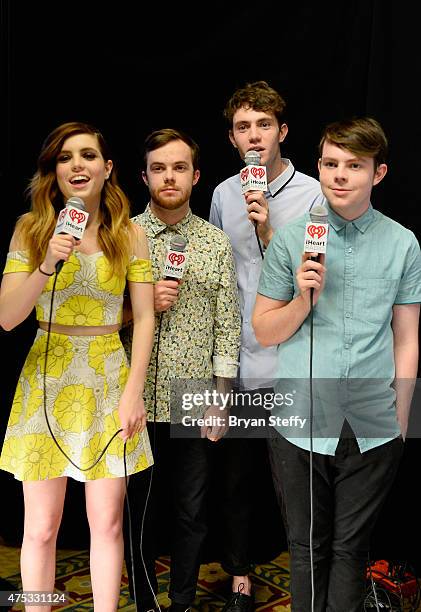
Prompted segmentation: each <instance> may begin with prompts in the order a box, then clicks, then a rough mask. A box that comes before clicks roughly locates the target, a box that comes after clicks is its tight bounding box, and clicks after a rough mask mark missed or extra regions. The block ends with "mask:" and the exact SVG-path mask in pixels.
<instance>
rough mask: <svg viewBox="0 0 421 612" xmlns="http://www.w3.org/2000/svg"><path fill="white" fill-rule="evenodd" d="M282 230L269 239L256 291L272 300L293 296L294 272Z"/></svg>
mask: <svg viewBox="0 0 421 612" xmlns="http://www.w3.org/2000/svg"><path fill="white" fill-rule="evenodd" d="M283 233H284V232H283V231H282V230H280V229H278V230H276V232H275V233H274V235H273V238H272V240H271V241H270V244H269V247H268V249H267V251H266V254H265V259H264V261H263V267H262V272H261V275H260V281H259V288H258V293H260V294H261V295H264V296H266V297H269V298H272V299H274V300H282V301H288V302H289V301H291V300H292V298H293V296H294V274H293V270H292V262H291V257H290V255H289V253H288V250H287V248H286V245H285V242H284V238H283Z"/></svg>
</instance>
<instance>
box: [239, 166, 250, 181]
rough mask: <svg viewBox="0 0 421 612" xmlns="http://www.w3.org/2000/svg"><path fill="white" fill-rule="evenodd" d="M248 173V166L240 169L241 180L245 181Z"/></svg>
mask: <svg viewBox="0 0 421 612" xmlns="http://www.w3.org/2000/svg"><path fill="white" fill-rule="evenodd" d="M248 175H249V169H248V168H244V169H243V170H241V172H240V177H241V180H242V181H246V180H247V177H248Z"/></svg>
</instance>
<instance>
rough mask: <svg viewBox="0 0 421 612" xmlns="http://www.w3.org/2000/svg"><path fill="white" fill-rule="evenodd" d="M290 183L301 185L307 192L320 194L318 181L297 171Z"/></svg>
mask: <svg viewBox="0 0 421 612" xmlns="http://www.w3.org/2000/svg"><path fill="white" fill-rule="evenodd" d="M291 182H292V183H293V184H295V185H301V186H302V187H303V188H304V189H305V188H307V189H308V190H309V191H314V192H316V193H321V187H320V183H319V181H318V180H317V179H316V178H314V176H310V175H309V174H304V172H300V171H299V170H296V171H295V174H294V178H293V180H292V181H291Z"/></svg>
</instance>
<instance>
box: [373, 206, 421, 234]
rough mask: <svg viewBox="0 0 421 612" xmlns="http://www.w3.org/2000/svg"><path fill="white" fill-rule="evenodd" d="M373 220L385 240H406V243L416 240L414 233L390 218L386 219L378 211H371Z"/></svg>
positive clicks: (386, 217) (385, 216)
mask: <svg viewBox="0 0 421 612" xmlns="http://www.w3.org/2000/svg"><path fill="white" fill-rule="evenodd" d="M373 214H374V219H375V221H376V225H377V226H378V227H379V228H380V229H381V233H382V234H383V235H384V236H385V238H393V237H394V238H396V239H398V240H406V241H408V242H413V241H414V240H415V241H417V238H416V236H415V234H414V232H413V231H412V230H411V229H409V228H408V227H405V226H404V225H402V224H401V223H399V222H398V221H395V219H392V217H388V216H387V215H385V214H384V213H382V212H380V211H379V210H376V209H373Z"/></svg>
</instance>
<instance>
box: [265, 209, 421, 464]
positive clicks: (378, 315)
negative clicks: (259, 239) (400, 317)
mask: <svg viewBox="0 0 421 612" xmlns="http://www.w3.org/2000/svg"><path fill="white" fill-rule="evenodd" d="M308 220H309V215H308V214H307V215H304V216H303V217H301V218H300V219H297V220H295V221H293V222H292V223H290V224H289V225H288V226H286V227H285V228H284V229H283V230H282V232H276V234H275V236H274V237H273V238H272V240H271V243H270V245H269V248H268V250H267V252H266V257H265V260H264V265H263V270H262V275H261V278H260V283H259V289H258V292H259V293H260V294H262V295H265V296H267V297H270V298H273V299H276V300H287V301H290V300H292V299H293V298H294V297H295V296H296V295H298V294H299V289H298V286H297V281H296V276H295V270H296V268H297V267H298V266H299V265H300V264H301V258H302V252H303V244H304V230H305V224H306V222H307V221H308ZM329 226H330V227H329V236H328V246H327V255H326V268H327V272H326V282H325V287H324V289H323V291H322V293H321V295H320V298H319V301H318V303H317V305H316V307H315V309H314V336H313V338H314V346H313V378H314V379H315V380H314V389H313V392H314V393H313V397H314V422H313V426H314V429H313V435H314V436H315V437H314V440H313V449H314V451H315V452H319V453H323V454H328V455H333V454H334V453H335V450H336V447H337V444H338V440H339V435H340V431H341V428H342V425H343V422H344V418H345V417H346V418H347V420H348V422H349V424H350V425H351V427H352V429H353V430H354V433H355V435H356V437H357V441H358V444H359V447H360V450H361V452H364V451H367V450H369V449H370V448H374V447H376V446H379V445H381V444H384V443H385V442H387V441H389V440H391V439H393V438H394V437H396V436H397V435H399V433H400V431H399V427H398V424H397V421H396V412H395V392H394V390H393V388H392V387H391V383H392V382H393V379H394V376H395V363H394V352H393V331H392V327H391V321H392V315H393V311H392V308H393V306H394V305H395V304H412V303H418V302H420V301H421V255H420V247H419V244H418V241H417V239H416V238H415V236H414V234H413V233H412V232H411V231H410V230H408V229H406V228H404V227H403V226H402V225H400V224H399V223H396V222H395V221H393V220H392V219H390V218H388V217H386V216H385V215H383V214H382V213H380V212H378V211H376V210H373V208H372V207H371V205H370V207H369V209H368V210H367V211H366V212H365V213H364V214H363V215H362V216H361V217H359V218H358V219H355V220H354V221H346V220H345V219H343V218H342V217H340V216H339V215H337V214H336V213H335V212H334V211H333V210H332V209H331V208H329ZM309 338H310V317H307V319H306V320H305V321H304V322H303V324H302V325H301V327H300V328H299V329H298V330H297V331H296V332H295V334H294V335H293V336H292V337H291V338H289V340H287V341H286V342H284V343H282V344H280V345H279V347H278V377H279V381H278V383H277V389H278V391H281V390H283V391H284V392H285V390H286V386H288V383H287V381H285V380H284V379H289V386H290V387H291V385H292V386H294V387H296V388H294V389H292V390H291V389H289V391H291V392H292V393H294V392H295V395H294V397H295V401H294V404H293V405H292V406H290V407H286V406H285V405H283V406H282V407H280V408H279V414H281V415H283V416H289V415H294V414H298V415H300V416H301V417H303V418H307V422H306V426H305V427H304V429H303V430H302V431H301V432H299V431H298V430H297V429H296V430H294V431H293V430H291V429H290V430H289V431H286V430H285V428H283V427H277V429H278V431H280V433H281V434H283V435H285V436H286V437H288V439H289V441H290V442H293V443H294V444H296V445H297V446H300V447H301V448H305V449H307V450H308V449H309V448H310V439H309V435H308V433H309V430H308V425H309V419H308V416H309V403H310V402H309V391H308V390H309V380H308V378H309V359H310V344H309V343H310V340H309ZM291 379H293V381H291ZM304 432H305V434H304V435H305V436H306V437H305V438H302V437H298V436H297V434H303V433H304ZM296 436H297V437H296Z"/></svg>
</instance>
